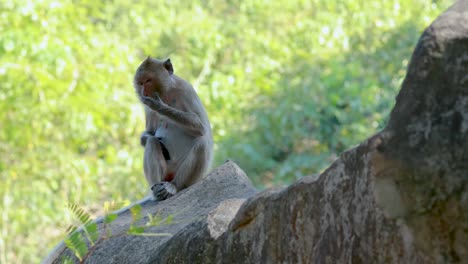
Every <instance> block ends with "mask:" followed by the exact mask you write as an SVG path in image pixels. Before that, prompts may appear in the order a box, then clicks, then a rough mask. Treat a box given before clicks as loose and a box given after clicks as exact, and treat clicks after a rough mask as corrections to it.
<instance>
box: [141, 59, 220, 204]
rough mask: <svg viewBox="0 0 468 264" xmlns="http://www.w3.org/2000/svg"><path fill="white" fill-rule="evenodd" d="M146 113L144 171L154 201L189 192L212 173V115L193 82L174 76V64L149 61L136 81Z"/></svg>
mask: <svg viewBox="0 0 468 264" xmlns="http://www.w3.org/2000/svg"><path fill="white" fill-rule="evenodd" d="M134 87H135V91H136V94H137V96H138V98H139V100H140V101H141V103H142V104H143V105H144V109H145V123H146V127H145V131H144V132H143V133H142V134H141V136H140V144H141V146H143V148H144V155H143V171H144V174H145V178H146V181H147V182H148V185H149V187H150V189H151V192H152V195H153V198H154V200H157V201H161V200H165V199H167V198H169V197H171V196H173V195H174V194H176V193H177V192H178V191H180V190H182V189H184V188H187V187H189V186H191V185H193V184H194V183H196V182H197V181H198V180H200V179H201V178H202V177H204V176H205V173H206V172H207V170H208V169H209V167H210V165H211V161H212V156H213V136H212V132H211V126H210V122H209V120H208V114H207V112H206V110H205V107H204V106H203V104H202V102H201V100H200V98H199V97H198V95H197V93H196V91H195V89H194V88H193V87H192V85H191V84H190V83H188V82H187V81H185V80H184V79H182V78H180V77H178V76H177V75H175V74H174V68H173V66H172V62H171V60H170V59H166V60H158V59H155V58H151V57H150V56H148V57H147V58H146V59H145V60H144V61H143V62H142V63H141V64H140V66H139V67H138V68H137V70H136V73H135V76H134Z"/></svg>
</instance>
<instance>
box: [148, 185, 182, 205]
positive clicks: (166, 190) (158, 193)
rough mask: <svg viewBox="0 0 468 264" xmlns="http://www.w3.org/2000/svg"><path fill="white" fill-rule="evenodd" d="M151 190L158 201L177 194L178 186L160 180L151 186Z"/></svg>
mask: <svg viewBox="0 0 468 264" xmlns="http://www.w3.org/2000/svg"><path fill="white" fill-rule="evenodd" d="M151 191H152V192H153V196H154V198H156V200H157V201H162V200H166V199H167V198H169V197H171V196H173V195H174V194H176V192H177V188H176V187H175V185H174V184H172V183H170V182H158V183H156V184H154V185H153V186H151Z"/></svg>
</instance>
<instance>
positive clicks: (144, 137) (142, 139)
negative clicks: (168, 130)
mask: <svg viewBox="0 0 468 264" xmlns="http://www.w3.org/2000/svg"><path fill="white" fill-rule="evenodd" d="M150 137H154V132H152V131H144V132H143V133H141V136H140V144H141V145H142V146H143V147H144V146H146V141H148V138H150Z"/></svg>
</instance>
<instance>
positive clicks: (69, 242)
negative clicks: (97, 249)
mask: <svg viewBox="0 0 468 264" xmlns="http://www.w3.org/2000/svg"><path fill="white" fill-rule="evenodd" d="M64 242H65V245H66V246H67V247H68V248H69V249H71V250H72V251H73V253H74V254H75V256H76V257H77V258H78V259H79V260H80V261H82V260H83V257H84V256H86V254H87V253H88V245H86V242H85V239H84V238H83V235H82V234H81V233H80V232H74V233H72V234H71V235H69V236H68V237H67V238H65V241H64Z"/></svg>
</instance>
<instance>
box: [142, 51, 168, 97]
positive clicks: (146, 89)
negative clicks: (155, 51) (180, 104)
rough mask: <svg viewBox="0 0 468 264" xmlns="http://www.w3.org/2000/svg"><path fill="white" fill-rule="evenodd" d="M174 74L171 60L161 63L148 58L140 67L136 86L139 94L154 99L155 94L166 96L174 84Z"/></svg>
mask: <svg viewBox="0 0 468 264" xmlns="http://www.w3.org/2000/svg"><path fill="white" fill-rule="evenodd" d="M172 73H173V69H172V64H171V61H170V60H169V59H167V60H166V61H160V60H156V59H152V58H150V57H148V58H147V59H146V60H145V61H143V63H142V64H141V65H140V66H139V67H138V69H137V71H136V74H135V78H134V86H135V90H136V92H137V94H138V95H139V96H140V97H142V96H150V97H153V96H154V94H155V93H158V94H159V95H160V96H162V95H164V93H165V92H166V91H167V89H168V88H169V87H170V85H171V83H172V78H171V75H172Z"/></svg>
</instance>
